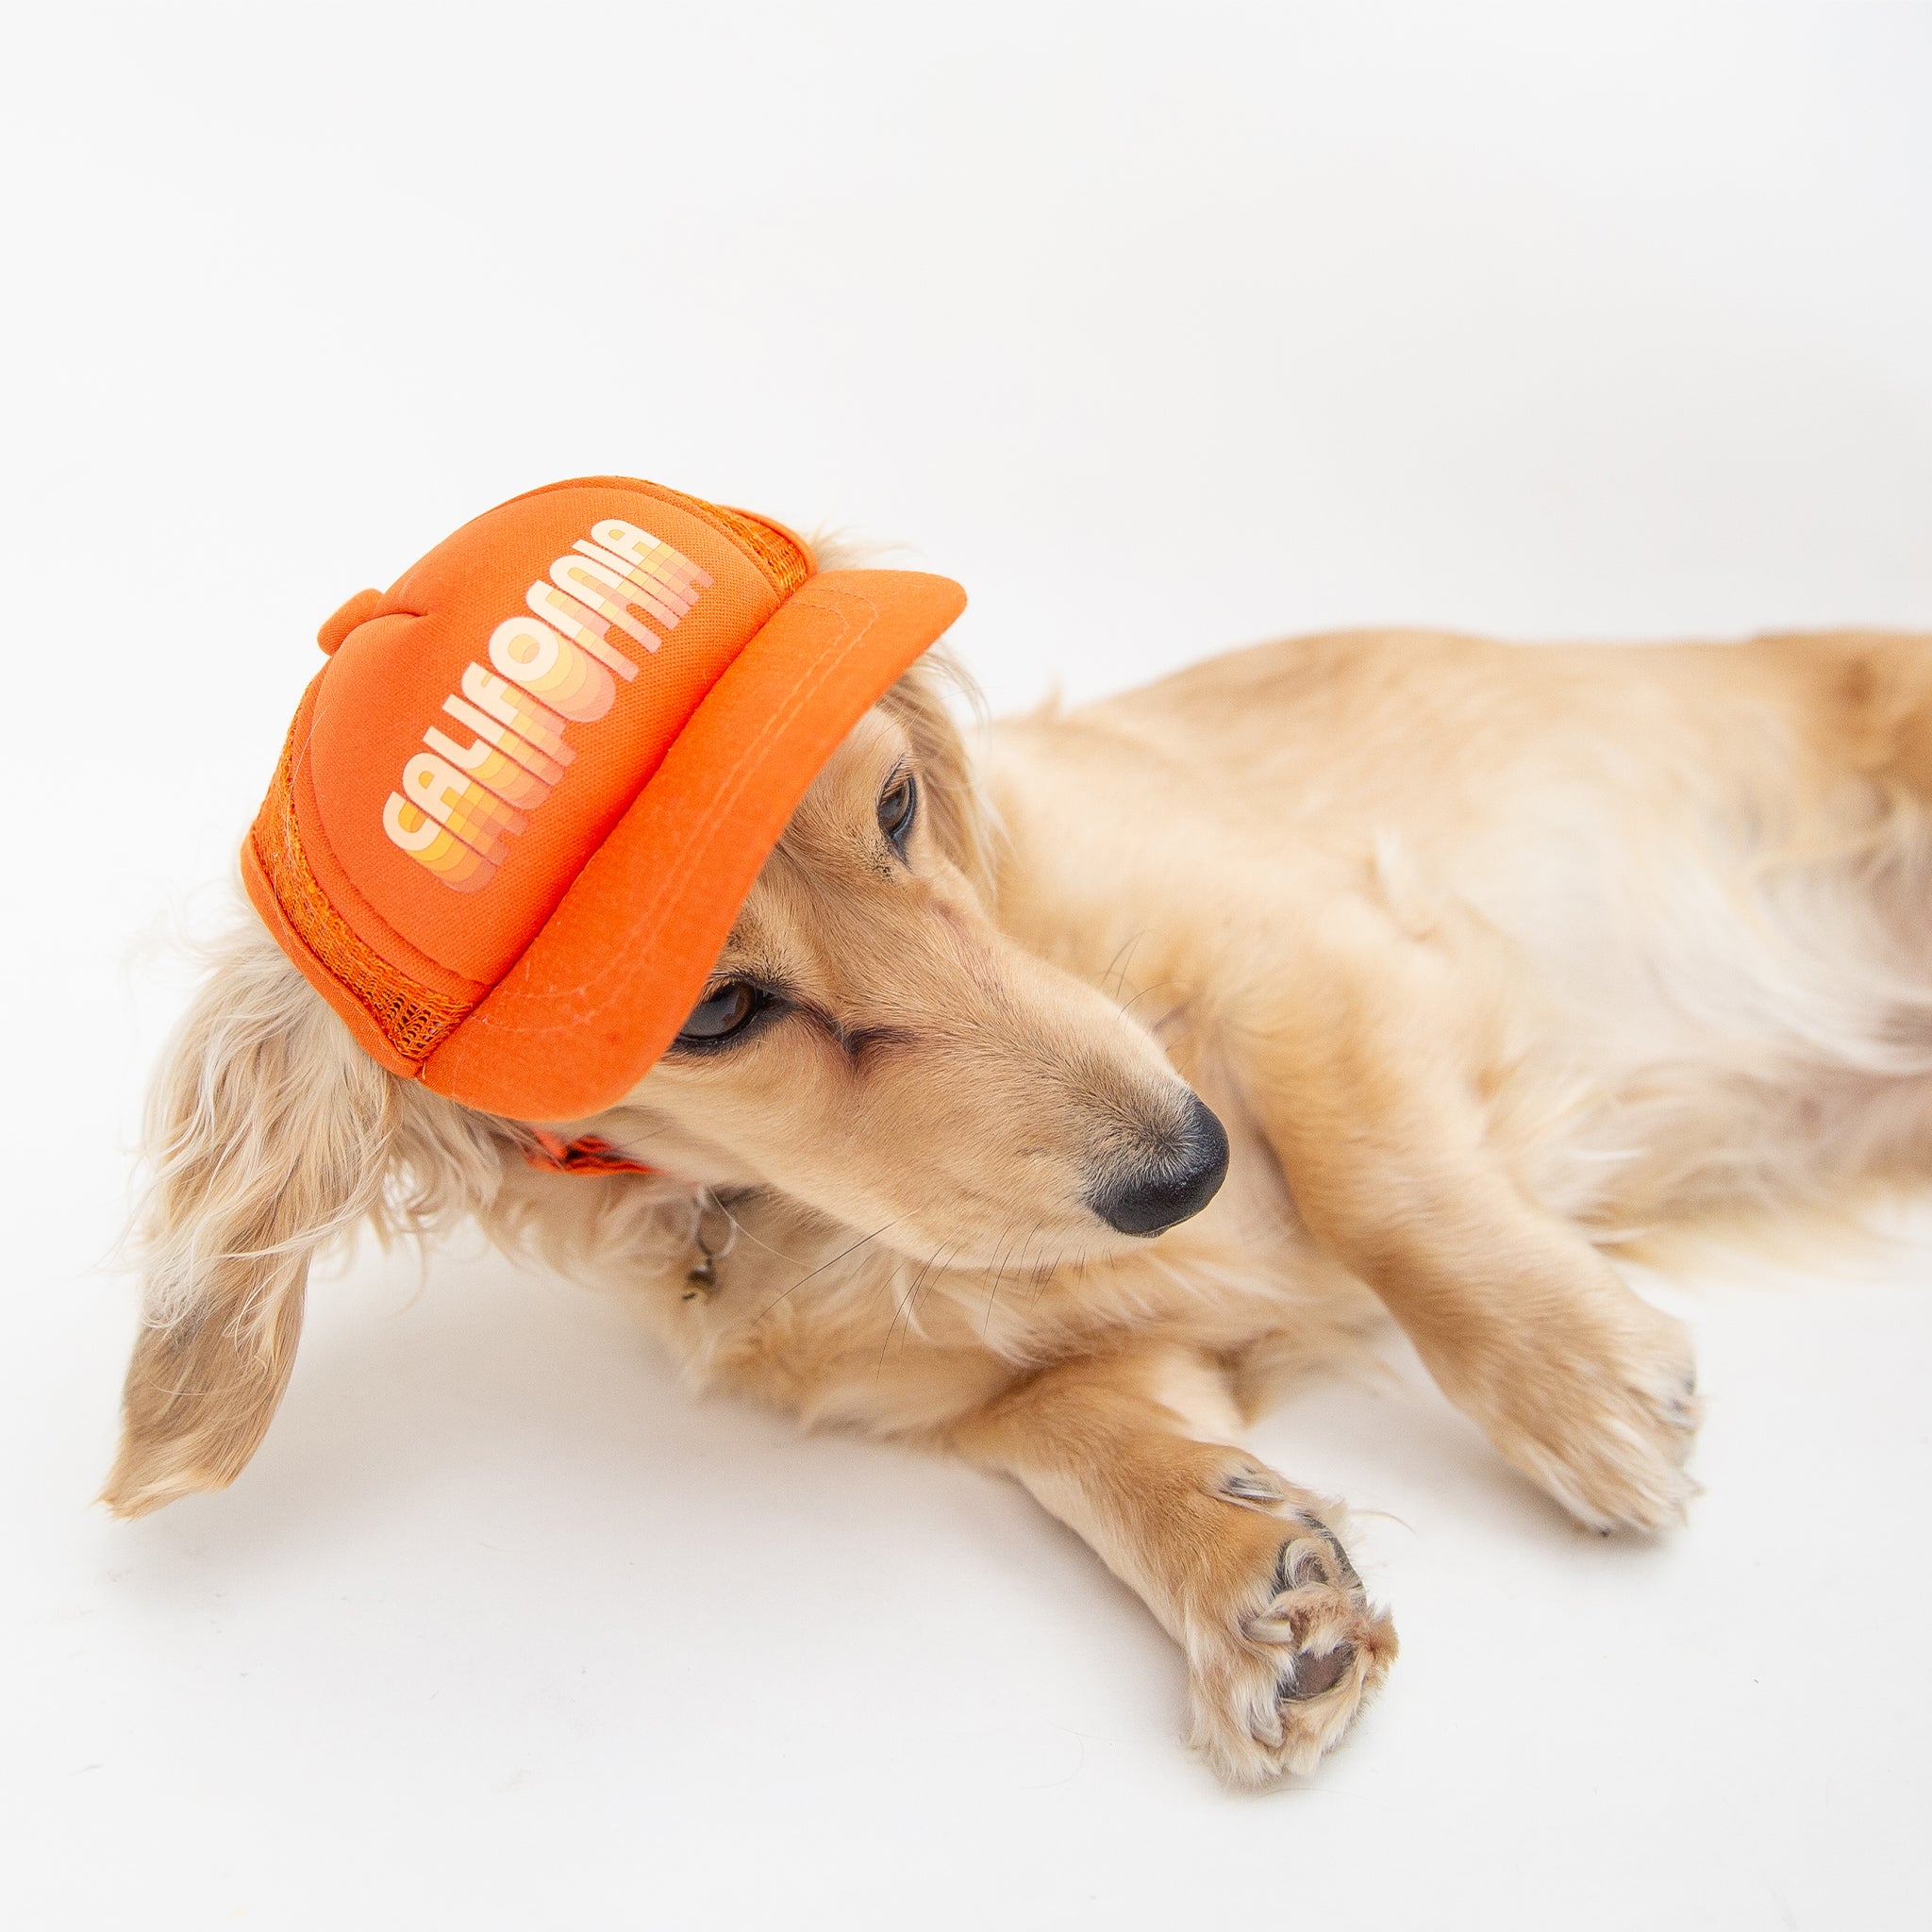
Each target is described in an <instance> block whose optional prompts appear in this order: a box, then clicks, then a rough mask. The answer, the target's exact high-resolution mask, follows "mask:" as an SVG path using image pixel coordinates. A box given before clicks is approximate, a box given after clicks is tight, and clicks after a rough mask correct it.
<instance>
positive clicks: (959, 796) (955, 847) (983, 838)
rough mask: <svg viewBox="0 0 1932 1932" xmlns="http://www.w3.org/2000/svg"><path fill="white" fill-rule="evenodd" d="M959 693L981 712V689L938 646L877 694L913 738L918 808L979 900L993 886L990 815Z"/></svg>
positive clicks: (982, 711)
mask: <svg viewBox="0 0 1932 1932" xmlns="http://www.w3.org/2000/svg"><path fill="white" fill-rule="evenodd" d="M949 691H950V692H951V693H954V694H957V695H958V697H959V698H960V699H961V700H963V701H964V703H965V704H966V705H967V706H968V707H969V708H971V709H972V710H973V711H974V713H975V715H979V716H983V715H984V705H983V703H982V701H981V699H980V695H979V690H978V687H977V686H976V685H975V684H974V681H973V678H972V676H971V675H970V674H969V673H968V672H967V671H966V670H964V669H963V668H962V667H961V666H960V664H959V663H958V660H957V659H955V658H953V657H952V656H951V655H950V654H949V653H948V652H947V651H946V650H945V649H944V648H943V647H935V648H934V649H932V650H930V651H928V652H926V654H925V655H924V657H923V658H920V659H919V660H918V661H917V662H916V663H915V664H914V665H913V666H912V667H911V669H910V670H908V671H907V672H905V673H904V674H903V675H901V676H900V678H899V680H898V682H897V683H896V684H894V685H893V686H892V688H891V690H890V691H887V692H886V694H885V696H884V697H883V698H881V699H880V700H879V708H880V709H881V710H883V711H886V712H887V713H889V714H890V715H891V717H892V718H894V719H895V720H897V722H898V723H899V724H900V726H901V727H902V728H903V729H904V731H905V733H906V735H907V737H908V738H909V739H910V740H911V741H912V755H913V757H914V758H916V759H917V760H918V764H919V773H920V792H921V808H922V809H923V810H924V811H926V812H928V813H929V814H930V815H931V823H932V827H933V833H934V836H935V837H936V838H937V839H938V840H939V843H940V849H941V851H942V852H944V853H945V855H946V857H947V858H950V859H951V860H952V861H953V863H954V864H955V865H957V866H958V868H959V870H960V871H961V872H962V873H964V874H966V876H967V877H968V878H969V879H970V880H971V881H972V882H973V885H974V888H975V890H976V891H978V892H979V894H980V896H981V898H982V899H987V900H989V901H990V899H991V890H992V875H993V856H992V845H993V837H994V827H993V824H992V815H991V809H990V808H989V807H988V805H987V803H986V800H985V797H984V796H983V794H982V793H981V791H980V790H979V785H978V781H977V780H976V778H975V777H974V772H973V759H972V756H971V754H970V753H969V752H968V750H967V747H966V739H965V735H964V733H963V732H962V731H961V730H960V728H959V725H958V721H957V720H956V719H955V717H954V715H953V712H952V708H951V707H950V706H949V705H948V703H947V697H948V694H949Z"/></svg>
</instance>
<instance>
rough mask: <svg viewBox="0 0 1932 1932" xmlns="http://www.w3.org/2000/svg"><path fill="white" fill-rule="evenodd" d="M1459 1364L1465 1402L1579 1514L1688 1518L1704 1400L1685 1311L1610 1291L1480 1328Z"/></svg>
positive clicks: (1622, 1519)
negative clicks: (1531, 1319) (1678, 1317)
mask: <svg viewBox="0 0 1932 1932" xmlns="http://www.w3.org/2000/svg"><path fill="white" fill-rule="evenodd" d="M1472 1361H1474V1363H1475V1364H1476V1365H1478V1366H1479V1369H1480V1374H1479V1375H1477V1376H1472V1375H1471V1374H1470V1373H1469V1371H1470V1367H1471V1364H1472ZM1457 1367H1458V1370H1459V1371H1460V1374H1459V1377H1458V1379H1460V1381H1461V1383H1462V1388H1461V1390H1460V1391H1456V1390H1452V1391H1451V1392H1452V1394H1455V1395H1456V1396H1457V1400H1458V1402H1459V1404H1460V1406H1461V1407H1464V1408H1466V1409H1467V1410H1468V1411H1469V1412H1470V1413H1471V1414H1472V1415H1474V1417H1475V1419H1476V1421H1478V1422H1479V1423H1481V1424H1482V1425H1483V1427H1484V1429H1485V1430H1486V1431H1487V1433H1488V1435H1489V1437H1490V1440H1491V1441H1492V1442H1494V1443H1495V1445H1496V1447H1497V1448H1498V1449H1500V1450H1501V1451H1502V1452H1503V1454H1504V1455H1505V1456H1507V1457H1508V1458H1509V1460H1510V1461H1511V1462H1513V1463H1514V1464H1515V1465H1516V1467H1517V1468H1518V1469H1520V1470H1522V1471H1523V1473H1524V1474H1525V1475H1527V1476H1528V1477H1530V1479H1531V1480H1532V1481H1534V1482H1536V1483H1538V1484H1539V1485H1540V1486H1541V1488H1543V1489H1545V1490H1547V1491H1549V1493H1550V1494H1551V1495H1552V1496H1554V1497H1555V1498H1556V1499H1557V1502H1559V1503H1560V1504H1562V1506H1563V1507H1564V1508H1566V1509H1567V1510H1569V1512H1570V1513H1571V1515H1573V1516H1574V1517H1575V1518H1576V1519H1577V1521H1578V1522H1580V1523H1583V1524H1588V1525H1589V1526H1590V1527H1591V1529H1597V1530H1602V1531H1604V1532H1605V1533H1606V1534H1607V1533H1608V1532H1609V1531H1611V1530H1618V1529H1631V1530H1657V1529H1664V1528H1667V1527H1669V1526H1670V1525H1672V1524H1676V1523H1680V1522H1681V1521H1682V1520H1683V1516H1684V1506H1685V1505H1686V1503H1688V1502H1689V1501H1690V1499H1691V1497H1692V1496H1693V1495H1695V1494H1696V1493H1697V1485H1696V1484H1695V1483H1694V1482H1693V1481H1692V1480H1691V1477H1690V1476H1689V1475H1688V1474H1686V1472H1685V1469H1684V1462H1685V1458H1686V1457H1688V1456H1689V1455H1690V1452H1691V1441H1692V1440H1693V1439H1694V1437H1695V1435H1696V1432H1697V1422H1698V1409H1697V1397H1696V1387H1697V1381H1696V1369H1695V1365H1694V1362H1693V1360H1692V1357H1691V1340H1690V1337H1689V1335H1688V1334H1687V1332H1686V1331H1685V1328H1684V1325H1683V1324H1682V1323H1680V1322H1677V1321H1674V1320H1673V1319H1672V1318H1671V1317H1670V1316H1669V1315H1666V1314H1664V1313H1663V1312H1662V1310H1661V1309H1658V1308H1654V1307H1651V1306H1650V1305H1649V1304H1648V1303H1647V1302H1644V1301H1641V1300H1640V1299H1639V1298H1638V1297H1637V1296H1636V1295H1634V1294H1631V1295H1628V1297H1627V1300H1624V1301H1615V1302H1613V1301H1610V1300H1609V1299H1608V1298H1605V1299H1603V1300H1600V1301H1594V1302H1592V1303H1591V1305H1588V1306H1586V1307H1578V1308H1571V1309H1565V1310H1564V1311H1563V1313H1562V1315H1561V1316H1560V1317H1557V1318H1546V1319H1544V1320H1542V1321H1540V1322H1537V1323H1534V1324H1524V1325H1523V1326H1521V1327H1519V1328H1513V1329H1512V1330H1510V1331H1508V1332H1507V1333H1505V1334H1501V1335H1491V1336H1488V1337H1485V1338H1484V1339H1483V1342H1482V1345H1481V1348H1480V1350H1479V1351H1476V1352H1474V1355H1472V1354H1470V1353H1465V1354H1464V1355H1463V1357H1462V1360H1461V1361H1460V1362H1459V1363H1458V1364H1457ZM1444 1382H1445V1386H1447V1378H1446V1377H1445V1378H1444Z"/></svg>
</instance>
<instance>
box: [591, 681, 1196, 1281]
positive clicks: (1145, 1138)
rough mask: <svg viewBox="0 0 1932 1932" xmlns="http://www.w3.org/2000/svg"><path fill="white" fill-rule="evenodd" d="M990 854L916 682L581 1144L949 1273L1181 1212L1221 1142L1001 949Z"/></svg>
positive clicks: (937, 694) (934, 703)
mask: <svg viewBox="0 0 1932 1932" xmlns="http://www.w3.org/2000/svg"><path fill="white" fill-rule="evenodd" d="M994 836H995V835H994V833H993V830H992V828H991V826H990V825H989V824H988V822H987V818H986V814H985V809H984V807H983V805H982V803H981V801H980V799H979V797H978V794H977V792H976V791H975V788H974V782H973V778H972V775H971V771H970V768H969V765H968V761H967V758H966V757H965V754H964V750H963V747H962V745H961V743H960V740H959V736H958V731H957V729H956V727H955V725H954V724H953V721H952V719H951V718H950V716H949V715H948V713H947V710H946V708H945V707H944V704H943V703H942V700H941V667H940V666H938V665H935V664H933V663H925V664H922V665H920V666H918V667H916V668H915V670H914V671H913V672H912V673H911V674H909V675H908V676H907V677H905V678H903V679H902V680H901V681H900V683H899V684H898V686H897V687H895V689H894V690H893V691H891V693H889V695H888V696H887V697H886V699H885V700H884V701H883V702H881V703H880V704H879V705H877V706H875V707H874V709H873V710H872V711H871V712H870V713H869V714H868V715H867V716H866V717H865V718H864V719H863V720H862V721H861V722H860V723H859V724H858V727H857V728H856V729H855V730H854V731H853V732H852V733H851V735H850V736H849V737H848V738H847V739H846V741H845V742H844V743H843V745H842V746H841V748H840V750H839V752H838V753H837V754H836V756H835V757H834V758H832V760H831V762H830V763H829V764H828V765H827V766H826V767H825V769H824V772H823V773H822V774H820V776H819V778H818V779H817V781H816V782H815V784H814V785H813V786H812V789H811V791H810V792H809V793H808V796H807V797H806V799H805V801H804V803H803V804H802V805H801V807H800V808H799V809H798V811H797V813H796V815H795V816H794V817H793V819H792V822H791V826H790V828H789V830H788V831H787V832H786V835H785V837H784V839H783V841H781V842H780V844H779V845H778V847H777V849H776V851H775V852H774V854H773V856H772V858H771V859H770V861H769V862H768V863H767V864H766V866H765V867H764V870H763V872H762V874H760V876H759V878H758V884H757V886H756V887H755V888H754V889H753V891H752V893H751V895H750V897H749V898H748V899H747V900H746V902H745V904H744V908H743V909H742V911H741V914H740V916H739V919H738V922H737V924H736V926H735V927H734V929H733V931H732V934H731V938H730V941H729V942H728V944H727V945H726V946H725V948H724V953H723V955H722V956H721V957H720V958H719V960H718V963H717V967H716V969H715V972H714V973H713V975H712V977H711V980H710V982H709V985H708V989H707V991H706V992H705V995H704V997H703V998H702V999H701V1000H700V1001H699V1003H698V1005H697V1007H696V1008H695V1009H694V1010H693V1011H692V1013H691V1017H690V1019H689V1021H688V1022H687V1023H686V1025H685V1028H684V1030H683V1032H682V1033H680V1034H679V1036H678V1039H677V1041H676V1042H675V1045H674V1046H673V1048H672V1049H671V1051H670V1052H669V1053H668V1054H667V1055H666V1056H665V1057H664V1058H663V1059H662V1060H660V1061H659V1062H658V1065H657V1066H656V1067H655V1068H653V1070H652V1071H651V1073H650V1074H649V1075H648V1077H647V1078H646V1079H645V1080H644V1081H643V1083H642V1085H641V1087H640V1088H639V1089H638V1091H637V1092H636V1094H635V1095H634V1096H633V1102H632V1105H631V1106H630V1107H628V1108H625V1109H620V1110H619V1112H618V1113H616V1114H614V1115H612V1116H610V1117H609V1124H608V1125H606V1126H604V1127H603V1128H602V1131H605V1132H607V1133H609V1134H610V1135H611V1136H612V1137H613V1138H617V1139H620V1140H624V1141H636V1140H637V1139H638V1138H639V1136H640V1135H641V1134H642V1135H643V1136H644V1137H645V1144H646V1145H647V1147H650V1148H656V1149H660V1150H662V1154H663V1158H664V1159H665V1163H666V1165H667V1166H669V1167H671V1168H673V1169H674V1170H676V1169H679V1168H684V1169H689V1170H691V1171H694V1172H696V1173H698V1174H704V1175H705V1176H707V1177H711V1176H713V1175H715V1176H716V1177H717V1178H718V1179H720V1180H728V1181H734V1182H739V1183H751V1184H756V1185H764V1186H771V1187H776V1188H779V1189H781V1190H783V1191H785V1192H787V1193H789V1194H791V1195H793V1196H795V1197H797V1198H799V1199H801V1200H803V1201H805V1202H806V1203H808V1205H810V1206H811V1207H813V1208H817V1209H819V1210H820V1211H821V1212H823V1213H824V1214H826V1215H828V1216H830V1217H832V1218H833V1219H835V1220H837V1221H839V1222H841V1223H842V1224H846V1225H849V1226H852V1227H854V1228H857V1229H858V1230H860V1231H862V1232H872V1231H874V1230H876V1231H877V1238H878V1239H879V1240H880V1241H882V1242H885V1243H886V1244H888V1245H891V1246H893V1247H897V1248H901V1249H904V1250H905V1251H906V1252H908V1253H917V1254H919V1255H921V1256H930V1255H932V1254H934V1253H935V1252H939V1251H943V1253H944V1254H945V1255H946V1257H948V1259H949V1260H950V1261H951V1262H952V1263H953V1264H954V1265H962V1266H971V1265H974V1264H975V1263H991V1261H992V1259H993V1258H994V1257H995V1256H996V1255H997V1254H998V1253H999V1252H1000V1251H1001V1250H1002V1249H1003V1248H1006V1247H1009V1246H1010V1245H1011V1243H1012V1241H1013V1240H1014V1238H1015V1237H1016V1235H1017V1234H1020V1233H1024V1234H1026V1235H1027V1236H1028V1238H1029V1239H1036V1240H1038V1241H1041V1243H1042V1244H1044V1245H1049V1246H1051V1247H1052V1248H1053V1249H1055V1250H1056V1251H1057V1252H1059V1253H1062V1254H1065V1255H1069V1256H1076V1255H1081V1254H1091V1253H1093V1252H1096V1251H1099V1250H1104V1249H1105V1248H1107V1247H1109V1246H1117V1245H1119V1243H1120V1241H1121V1240H1122V1238H1123V1237H1124V1236H1148V1235H1154V1234H1158V1232H1160V1230H1161V1229H1163V1228H1165V1227H1168V1226H1171V1225H1172V1224H1174V1223H1175V1222H1178V1221H1181V1220H1184V1219H1186V1218H1187V1217H1188V1216H1189V1215H1191V1214H1192V1213H1193V1212H1195V1211H1196V1210H1197V1209H1198V1208H1200V1207H1201V1206H1202V1205H1203V1204H1204V1203H1205V1202H1206V1201H1207V1200H1208V1197H1209V1196H1210V1195H1211V1194H1212V1193H1213V1192H1214V1191H1215V1189H1216V1188H1217V1187H1218V1186H1219V1184H1220V1180H1221V1176H1222V1174H1223V1172H1224V1167H1225V1164H1226V1157H1227V1143H1226V1140H1225V1137H1224V1134H1223V1133H1222V1130H1221V1126H1220V1124H1219V1123H1218V1122H1217V1121H1216V1120H1215V1118H1214V1116H1213V1115H1212V1114H1211V1113H1209V1112H1208V1109H1207V1108H1205V1107H1204V1106H1202V1104H1201V1102H1200V1101H1199V1100H1198V1099H1196V1098H1195V1096H1194V1095H1193V1093H1192V1092H1191V1091H1190V1090H1189V1089H1188V1088H1187V1086H1186V1085H1184V1084H1183V1082H1182V1081H1181V1080H1180V1079H1179V1078H1178V1077H1177V1076H1176V1074H1174V1070H1173V1068H1172V1067H1170V1066H1169V1065H1168V1063H1167V1061H1166V1059H1165V1058H1164V1057H1163V1056H1162V1055H1161V1053H1160V1051H1159V1049H1158V1047H1157V1046H1156V1045H1155V1044H1154V1042H1153V1041H1152V1040H1151V1039H1150V1038H1149V1037H1148V1036H1147V1034H1146V1033H1144V1032H1143V1031H1142V1030H1141V1028H1140V1027H1138V1026H1137V1025H1135V1024H1133V1023H1132V1022H1131V1021H1129V1020H1127V1019H1125V1018H1124V1017H1123V1015H1122V1013H1121V1011H1120V1008H1118V1007H1117V1006H1116V1005H1115V1004H1114V1003H1113V1002H1112V1001H1110V1000H1108V999H1107V998H1106V997H1104V996H1103V995H1102V994H1101V993H1100V992H1099V991H1096V990H1095V989H1094V988H1092V987H1091V986H1090V985H1088V984H1086V983H1085V982H1084V981H1081V980H1078V979H1075V978H1074V977H1072V976H1071V975H1069V974H1065V973H1062V972H1059V971H1058V970H1057V969H1056V968H1054V967H1052V966H1050V965H1048V964H1046V963H1045V962H1044V961H1042V960H1041V959H1040V958H1038V957H1037V956H1035V955H1034V954H1032V953H1030V952H1029V951H1027V950H1026V948H1025V947H1024V946H1022V945H1020V944H1018V943H1016V942H1015V941H1013V940H1011V939H1010V938H1008V936H1007V935H1006V934H1005V933H1003V932H1002V930H1001V928H1000V925H999V923H998V921H997V918H996V905H995V900H996V895H997V856H996V852H995V850H994ZM647 1158H648V1157H647Z"/></svg>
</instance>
